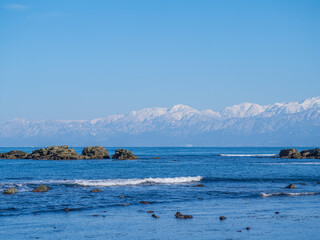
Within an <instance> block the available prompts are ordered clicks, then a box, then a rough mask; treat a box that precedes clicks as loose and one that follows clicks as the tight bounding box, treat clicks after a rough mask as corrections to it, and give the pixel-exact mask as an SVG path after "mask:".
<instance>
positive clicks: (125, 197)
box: [119, 195, 128, 198]
mask: <svg viewBox="0 0 320 240" xmlns="http://www.w3.org/2000/svg"><path fill="white" fill-rule="evenodd" d="M126 197H128V196H122V195H121V196H119V198H126Z"/></svg>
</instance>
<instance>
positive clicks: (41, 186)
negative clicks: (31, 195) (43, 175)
mask: <svg viewBox="0 0 320 240" xmlns="http://www.w3.org/2000/svg"><path fill="white" fill-rule="evenodd" d="M49 189H50V188H48V187H47V186H45V185H40V186H39V187H36V188H35V189H33V190H32V192H46V191H48V190H49Z"/></svg>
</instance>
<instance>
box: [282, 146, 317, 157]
mask: <svg viewBox="0 0 320 240" xmlns="http://www.w3.org/2000/svg"><path fill="white" fill-rule="evenodd" d="M279 157H281V158H317V159H320V148H315V149H309V150H303V151H301V152H299V151H298V150H297V149H294V148H288V149H282V150H281V151H280V153H279Z"/></svg>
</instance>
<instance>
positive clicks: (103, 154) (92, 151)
mask: <svg viewBox="0 0 320 240" xmlns="http://www.w3.org/2000/svg"><path fill="white" fill-rule="evenodd" d="M80 158H83V159H107V158H110V155H109V153H108V151H107V149H105V148H104V147H101V146H94V147H86V148H84V149H83V150H82V155H81V156H80Z"/></svg>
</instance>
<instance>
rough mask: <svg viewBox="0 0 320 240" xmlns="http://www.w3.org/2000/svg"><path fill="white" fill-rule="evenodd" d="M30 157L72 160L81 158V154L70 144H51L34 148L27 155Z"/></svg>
mask: <svg viewBox="0 0 320 240" xmlns="http://www.w3.org/2000/svg"><path fill="white" fill-rule="evenodd" d="M27 158H28V159H44V160H71V159H79V158H80V156H79V154H78V153H76V151H75V150H74V149H73V148H69V146H67V145H64V146H51V147H47V148H40V149H37V150H34V151H33V152H32V153H31V154H30V155H28V157H27Z"/></svg>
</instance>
